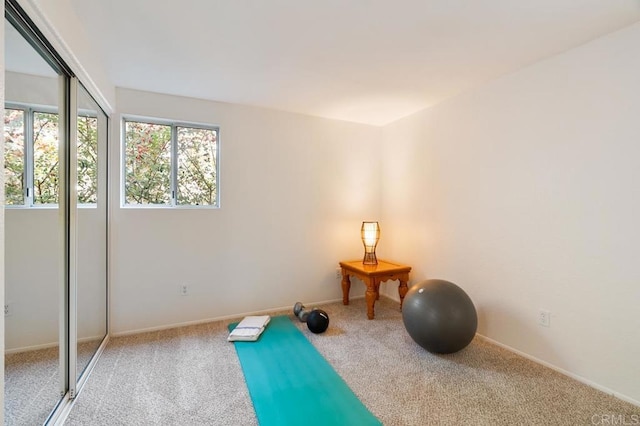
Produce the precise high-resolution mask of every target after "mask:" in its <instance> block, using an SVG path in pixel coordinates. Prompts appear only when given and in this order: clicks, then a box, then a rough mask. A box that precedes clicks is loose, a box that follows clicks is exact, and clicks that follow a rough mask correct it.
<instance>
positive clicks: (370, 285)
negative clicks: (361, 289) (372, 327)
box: [364, 280, 377, 320]
mask: <svg viewBox="0 0 640 426" xmlns="http://www.w3.org/2000/svg"><path fill="white" fill-rule="evenodd" d="M364 295H365V298H366V299H367V318H369V319H370V320H372V319H373V317H374V316H375V313H374V309H373V307H374V305H375V304H376V296H377V293H376V285H375V283H374V282H372V281H371V280H369V281H367V291H366V292H365V294H364Z"/></svg>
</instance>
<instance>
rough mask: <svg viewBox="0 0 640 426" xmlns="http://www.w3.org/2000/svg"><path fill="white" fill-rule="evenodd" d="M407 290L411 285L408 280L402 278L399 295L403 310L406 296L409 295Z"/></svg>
mask: <svg viewBox="0 0 640 426" xmlns="http://www.w3.org/2000/svg"><path fill="white" fill-rule="evenodd" d="M407 291H409V287H407V280H400V285H399V286H398V295H399V296H400V310H402V302H403V301H404V296H406V295H407Z"/></svg>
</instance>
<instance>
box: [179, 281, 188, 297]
mask: <svg viewBox="0 0 640 426" xmlns="http://www.w3.org/2000/svg"><path fill="white" fill-rule="evenodd" d="M188 294H189V287H188V286H187V285H186V284H180V295H181V296H187V295H188Z"/></svg>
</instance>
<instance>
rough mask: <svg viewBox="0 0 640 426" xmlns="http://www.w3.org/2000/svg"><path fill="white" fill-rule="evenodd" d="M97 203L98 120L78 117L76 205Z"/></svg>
mask: <svg viewBox="0 0 640 426" xmlns="http://www.w3.org/2000/svg"><path fill="white" fill-rule="evenodd" d="M97 202H98V119H97V118H96V117H86V116H84V117H83V116H79V117H78V203H80V204H95V203H97Z"/></svg>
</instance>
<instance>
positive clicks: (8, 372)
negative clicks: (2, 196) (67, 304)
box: [4, 19, 65, 425]
mask: <svg viewBox="0 0 640 426" xmlns="http://www.w3.org/2000/svg"><path fill="white" fill-rule="evenodd" d="M4 42H5V76H4V78H5V102H6V104H5V108H6V109H5V117H4V121H5V128H4V139H5V147H6V155H5V163H4V169H5V178H6V186H5V189H6V193H7V197H6V204H7V208H6V209H5V303H6V307H7V308H6V310H8V312H7V313H6V314H5V399H4V401H5V406H4V410H5V411H4V413H5V424H7V425H12V424H21V425H25V424H29V425H32V424H33V425H35V424H42V423H44V421H45V420H46V419H47V417H48V416H49V413H50V412H51V411H52V410H53V409H54V407H55V406H56V405H57V403H58V402H59V400H60V398H61V392H62V391H64V386H65V385H64V381H63V380H62V378H63V377H64V374H65V372H61V371H60V365H61V363H60V355H59V354H60V345H59V338H60V328H59V321H60V306H61V300H62V297H63V294H61V292H62V289H63V288H64V287H63V276H64V275H63V273H64V271H63V268H64V266H63V264H64V262H63V261H62V259H63V258H64V241H63V239H62V230H61V222H60V209H59V206H58V194H59V185H58V183H59V179H58V176H59V173H58V172H59V171H58V164H59V161H58V139H59V134H58V107H59V103H60V102H59V96H60V91H59V84H61V83H60V82H61V81H63V80H62V79H61V78H60V77H59V75H58V73H57V72H56V71H55V70H54V69H53V68H51V66H49V65H48V63H47V62H46V61H45V60H44V59H43V58H42V57H41V56H40V54H39V53H38V52H37V51H36V50H35V49H34V48H33V47H32V46H31V45H30V44H29V43H27V41H26V40H25V39H24V38H23V36H22V35H21V34H20V33H19V32H18V31H17V30H16V29H15V28H14V27H13V26H12V24H11V23H10V22H9V21H8V20H6V19H5V34H4ZM63 364H64V363H63Z"/></svg>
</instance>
